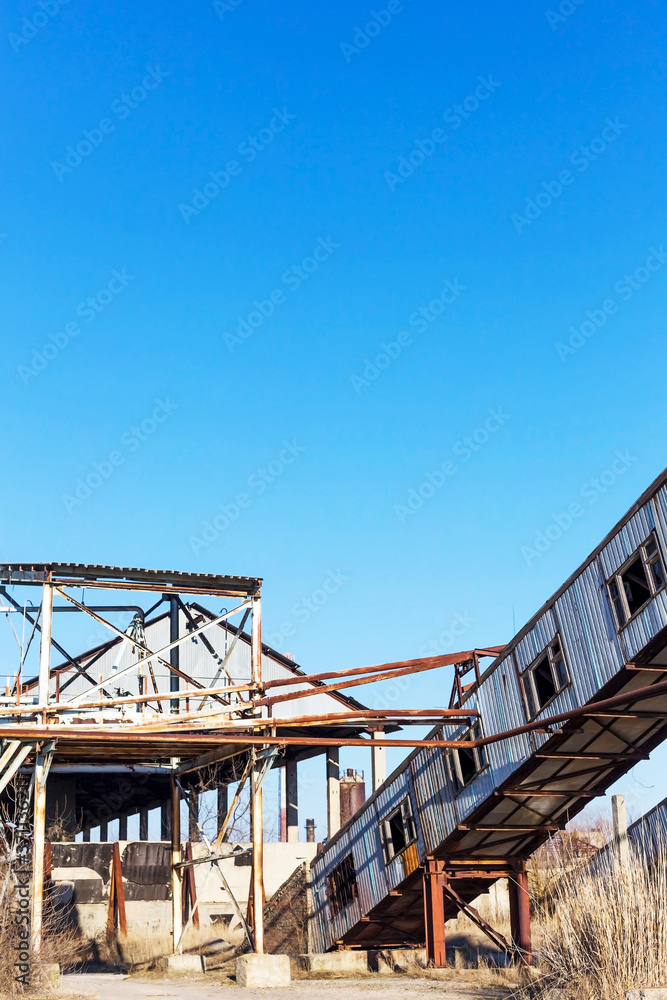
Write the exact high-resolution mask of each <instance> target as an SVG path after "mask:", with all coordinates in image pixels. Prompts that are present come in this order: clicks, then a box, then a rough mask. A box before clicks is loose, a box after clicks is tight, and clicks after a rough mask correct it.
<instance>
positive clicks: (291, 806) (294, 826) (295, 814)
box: [285, 760, 299, 844]
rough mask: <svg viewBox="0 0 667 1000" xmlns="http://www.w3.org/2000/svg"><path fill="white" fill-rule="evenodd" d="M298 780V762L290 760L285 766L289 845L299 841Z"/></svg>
mask: <svg viewBox="0 0 667 1000" xmlns="http://www.w3.org/2000/svg"><path fill="white" fill-rule="evenodd" d="M297 779H298V775H297V764H296V761H295V760H288V762H287V764H286V765H285V785H286V788H287V793H286V809H287V843H288V844H296V843H298V841H299V785H298V780H297Z"/></svg>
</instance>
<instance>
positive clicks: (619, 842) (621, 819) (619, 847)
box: [611, 795, 630, 868]
mask: <svg viewBox="0 0 667 1000" xmlns="http://www.w3.org/2000/svg"><path fill="white" fill-rule="evenodd" d="M611 813H612V817H613V820H614V845H615V847H616V856H617V858H618V861H619V864H620V865H621V866H622V867H623V868H627V867H628V866H629V864H630V845H629V843H628V814H627V811H626V808H625V795H612V797H611Z"/></svg>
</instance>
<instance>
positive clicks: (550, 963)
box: [534, 843, 667, 1000]
mask: <svg viewBox="0 0 667 1000" xmlns="http://www.w3.org/2000/svg"><path fill="white" fill-rule="evenodd" d="M648 858H649V860H648V861H647V853H646V852H645V851H643V850H642V849H641V848H640V849H639V850H636V849H635V848H632V847H631V849H630V861H629V864H628V865H627V866H622V865H621V864H620V863H619V862H618V860H617V857H616V854H615V852H614V851H613V850H607V851H605V852H602V853H601V854H600V855H598V856H597V857H596V858H595V860H594V862H593V863H592V864H591V863H590V862H588V861H586V860H579V861H577V862H576V863H571V864H570V863H564V864H563V863H561V866H560V870H559V875H558V877H557V878H556V879H555V883H554V885H552V886H551V887H550V889H549V891H548V892H546V893H545V894H544V895H543V898H542V899H541V900H537V902H536V904H535V905H536V913H535V924H534V930H535V938H536V944H537V945H538V954H537V958H538V967H539V970H540V972H541V973H542V977H541V978H540V979H539V981H538V982H537V984H536V986H535V987H534V988H535V990H536V992H537V995H538V996H539V997H541V998H543V1000H602V998H604V1000H608V998H611V997H622V996H623V995H624V993H625V991H626V990H629V989H640V988H642V987H648V986H660V985H662V984H663V983H664V982H665V978H666V976H667V922H666V921H665V919H664V914H665V912H666V911H667V845H666V844H665V843H659V844H655V845H652V848H651V852H650V855H648ZM566 860H567V859H566ZM534 903H535V901H534Z"/></svg>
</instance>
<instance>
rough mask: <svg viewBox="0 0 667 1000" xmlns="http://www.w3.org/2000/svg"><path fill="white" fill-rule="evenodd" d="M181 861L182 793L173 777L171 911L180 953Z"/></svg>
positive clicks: (181, 920) (176, 951) (176, 947)
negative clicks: (179, 866)
mask: <svg viewBox="0 0 667 1000" xmlns="http://www.w3.org/2000/svg"><path fill="white" fill-rule="evenodd" d="M180 861H181V795H180V790H179V787H178V785H177V783H176V779H175V778H173V777H172V779H171V913H172V930H173V934H174V939H173V949H174V954H175V955H176V954H178V950H179V949H178V943H179V941H180V939H181V934H182V932H183V911H182V908H181V879H180V877H179V869H178V868H176V867H175V866H176V865H178V864H180Z"/></svg>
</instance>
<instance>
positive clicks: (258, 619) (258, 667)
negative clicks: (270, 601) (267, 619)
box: [251, 597, 262, 689]
mask: <svg viewBox="0 0 667 1000" xmlns="http://www.w3.org/2000/svg"><path fill="white" fill-rule="evenodd" d="M251 657H252V682H253V684H256V685H257V687H258V689H259V688H261V686H262V599H261V597H253V599H252V635H251Z"/></svg>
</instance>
